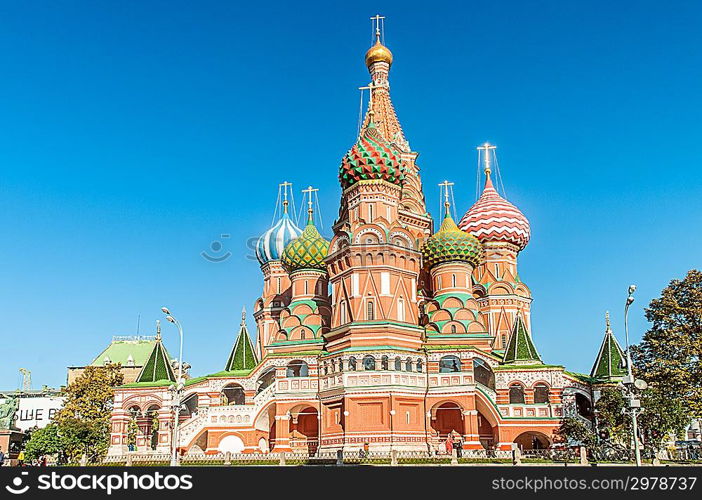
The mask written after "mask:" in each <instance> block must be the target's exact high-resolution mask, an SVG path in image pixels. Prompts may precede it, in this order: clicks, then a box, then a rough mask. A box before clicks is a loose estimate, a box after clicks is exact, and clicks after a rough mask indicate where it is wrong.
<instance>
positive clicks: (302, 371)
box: [285, 359, 309, 378]
mask: <svg viewBox="0 0 702 500" xmlns="http://www.w3.org/2000/svg"><path fill="white" fill-rule="evenodd" d="M308 375H309V367H308V366H307V363H305V362H304V361H302V360H299V359H297V360H295V361H291V362H290V363H288V369H287V370H286V372H285V376H286V377H289V378H294V377H307V376H308Z"/></svg>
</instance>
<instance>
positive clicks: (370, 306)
mask: <svg viewBox="0 0 702 500" xmlns="http://www.w3.org/2000/svg"><path fill="white" fill-rule="evenodd" d="M366 319H367V320H369V321H372V320H374V319H375V304H374V303H373V301H372V300H369V301H368V303H367V304H366Z"/></svg>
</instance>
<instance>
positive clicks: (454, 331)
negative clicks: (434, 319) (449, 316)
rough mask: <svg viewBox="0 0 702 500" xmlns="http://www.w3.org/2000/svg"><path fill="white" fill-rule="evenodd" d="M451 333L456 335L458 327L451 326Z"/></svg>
mask: <svg viewBox="0 0 702 500" xmlns="http://www.w3.org/2000/svg"><path fill="white" fill-rule="evenodd" d="M451 333H456V325H451Z"/></svg>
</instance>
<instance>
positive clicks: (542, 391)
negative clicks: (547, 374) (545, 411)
mask: <svg viewBox="0 0 702 500" xmlns="http://www.w3.org/2000/svg"><path fill="white" fill-rule="evenodd" d="M534 403H548V386H547V385H546V384H536V385H535V386H534Z"/></svg>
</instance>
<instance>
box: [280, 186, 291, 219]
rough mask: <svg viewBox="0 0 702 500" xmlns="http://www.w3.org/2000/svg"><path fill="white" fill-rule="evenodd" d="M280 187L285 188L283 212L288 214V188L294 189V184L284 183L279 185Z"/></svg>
mask: <svg viewBox="0 0 702 500" xmlns="http://www.w3.org/2000/svg"><path fill="white" fill-rule="evenodd" d="M278 186H279V187H282V188H283V210H284V211H285V212H286V213H287V211H288V188H289V187H292V182H288V181H283V182H281V183H280V184H278Z"/></svg>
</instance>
